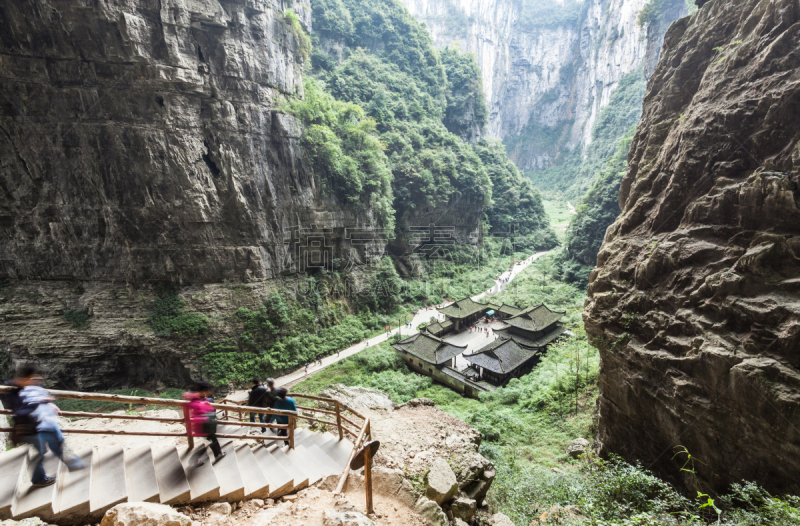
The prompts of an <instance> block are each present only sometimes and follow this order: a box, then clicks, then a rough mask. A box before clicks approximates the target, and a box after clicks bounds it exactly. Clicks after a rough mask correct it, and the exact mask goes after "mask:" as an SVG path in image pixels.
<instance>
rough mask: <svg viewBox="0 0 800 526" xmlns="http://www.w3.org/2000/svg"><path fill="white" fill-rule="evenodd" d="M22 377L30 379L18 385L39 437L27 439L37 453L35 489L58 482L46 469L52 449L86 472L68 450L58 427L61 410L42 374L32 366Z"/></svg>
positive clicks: (18, 379) (71, 467)
mask: <svg viewBox="0 0 800 526" xmlns="http://www.w3.org/2000/svg"><path fill="white" fill-rule="evenodd" d="M22 374H26V376H22V375H20V377H19V378H17V385H19V386H20V387H22V391H20V398H21V399H22V403H23V405H24V406H25V407H27V408H29V409H33V412H32V413H31V415H32V416H33V418H34V419H35V421H36V432H35V434H32V435H29V436H27V437H25V442H26V443H28V444H30V445H31V446H32V447H33V448H34V449H35V450H36V453H37V454H36V457H35V458H34V459H33V461H32V463H33V466H34V468H33V477H32V482H33V485H34V486H49V485H50V484H53V483H55V481H56V479H55V477H48V476H47V474H46V473H45V471H44V467H43V466H42V461H43V460H44V454H45V453H46V452H47V448H48V447H49V448H50V451H52V452H53V454H54V455H56V456H57V457H59V458H60V459H61V460H62V461H63V462H64V463H65V464H66V465H67V468H69V470H70V471H73V470H76V469H83V468H84V467H86V466H85V465H84V464H83V462H81V460H80V459H79V458H77V457H74V456H71V455H69V454H67V453H66V452H65V450H64V435H63V434H62V433H61V429H59V427H58V415H59V414H60V413H61V411H59V409H58V407H57V406H56V405H55V404H54V403H53V401H54V398H53V396H52V395H51V394H50V393H48V392H47V391H46V390H45V389H43V388H42V386H41V384H42V377H41V375H39V373H38V371H36V369H35V368H34V367H32V366H29V367H28V368H27V369H26V370H25V371H24V372H23V373H22Z"/></svg>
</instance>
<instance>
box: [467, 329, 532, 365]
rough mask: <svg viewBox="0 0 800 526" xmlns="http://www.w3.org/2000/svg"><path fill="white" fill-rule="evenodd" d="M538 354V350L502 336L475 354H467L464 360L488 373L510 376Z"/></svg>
mask: <svg viewBox="0 0 800 526" xmlns="http://www.w3.org/2000/svg"><path fill="white" fill-rule="evenodd" d="M538 352H539V351H538V349H531V348H529V347H524V346H522V345H519V344H518V343H517V342H516V341H515V340H514V339H513V338H507V337H505V336H500V337H499V338H498V339H496V340H495V341H493V342H491V343H490V344H488V345H486V346H484V347H481V348H480V349H478V350H477V351H475V352H474V353H473V354H465V355H464V359H466V360H467V361H468V362H470V363H471V364H473V365H478V366H480V367H483V368H484V369H486V370H487V371H492V372H493V373H498V374H508V373H511V372H513V371H514V369H516V368H517V367H519V366H520V365H522V364H523V363H525V362H527V361H528V360H529V359H531V358H533V356H535V355H536V353H538Z"/></svg>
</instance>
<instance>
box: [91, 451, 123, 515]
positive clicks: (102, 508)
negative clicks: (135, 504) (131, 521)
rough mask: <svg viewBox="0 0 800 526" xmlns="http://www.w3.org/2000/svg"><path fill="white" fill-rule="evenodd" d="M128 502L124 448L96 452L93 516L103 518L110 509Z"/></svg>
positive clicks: (93, 475) (93, 472)
mask: <svg viewBox="0 0 800 526" xmlns="http://www.w3.org/2000/svg"><path fill="white" fill-rule="evenodd" d="M127 500H128V485H127V481H126V477H125V451H124V450H123V449H122V446H114V447H109V448H104V449H100V450H98V451H95V454H94V463H93V465H92V499H91V514H92V515H93V516H102V515H103V514H104V513H105V512H106V511H107V510H109V509H110V508H112V507H114V506H116V505H117V504H119V503H121V502H127Z"/></svg>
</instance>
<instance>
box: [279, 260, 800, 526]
mask: <svg viewBox="0 0 800 526" xmlns="http://www.w3.org/2000/svg"><path fill="white" fill-rule="evenodd" d="M553 265H554V261H553V258H552V256H547V257H544V258H540V259H539V260H537V261H536V262H535V263H534V264H533V265H531V266H530V267H528V268H527V269H526V270H525V271H523V274H522V275H520V276H519V277H517V278H516V279H515V280H514V281H512V282H511V284H512V285H514V284H515V283H516V286H515V287H510V289H509V290H506V291H504V292H503V293H501V294H498V295H495V296H493V297H492V299H493V300H495V301H507V302H508V301H515V302H518V303H519V304H530V303H538V302H540V301H542V300H544V301H545V302H546V303H547V305H548V306H551V307H553V308H556V309H562V310H566V311H567V317H566V320H567V323H568V324H569V326H570V329H571V330H572V331H573V333H574V334H573V335H572V336H571V337H570V338H568V339H567V340H565V341H562V342H560V343H557V344H554V345H551V346H550V348H549V349H548V352H547V354H546V355H545V356H544V357H543V358H542V360H541V362H540V363H539V364H538V365H537V366H536V368H534V370H533V371H532V372H531V373H530V374H528V375H526V376H524V377H522V378H519V379H514V380H512V381H511V382H509V384H508V385H507V386H506V387H504V388H500V389H497V390H496V391H494V392H490V393H484V394H483V395H482V396H481V399H480V400H473V399H468V398H463V397H461V396H460V395H459V394H458V393H456V392H455V391H452V390H450V389H448V388H446V387H443V386H440V385H434V384H433V383H432V382H431V379H430V378H429V377H426V376H421V375H417V374H415V373H413V372H411V371H410V370H409V369H408V368H407V367H406V365H405V363H404V362H403V361H402V359H400V358H399V356H398V355H397V354H396V353H395V352H394V351H393V350H392V349H391V347H390V346H389V344H388V343H383V344H381V345H379V346H375V347H372V348H370V349H368V350H365V351H363V352H361V353H359V354H357V355H355V356H352V357H350V358H347V359H346V360H342V361H341V362H339V363H337V364H334V365H332V366H329V367H327V368H326V369H324V370H322V371H320V372H318V373H317V374H315V375H313V376H311V377H310V378H308V379H307V380H305V381H304V382H302V383H300V384H298V385H297V386H295V388H294V390H295V391H297V392H303V393H308V394H319V393H320V392H321V391H323V390H324V389H325V388H326V387H328V386H329V385H330V384H332V383H342V384H344V385H349V386H356V385H360V386H365V387H372V388H376V389H379V390H381V391H383V392H385V393H387V394H388V395H389V396H390V397H391V398H392V399H393V400H394V401H395V402H396V403H402V402H405V401H408V400H410V399H412V398H417V397H427V398H430V399H432V400H434V402H435V403H436V405H437V407H439V408H440V409H442V410H444V411H446V412H448V413H450V414H452V415H454V416H456V417H458V418H460V419H462V420H464V421H466V422H468V423H469V424H471V425H472V426H473V427H475V428H476V429H478V430H479V431H480V432H481V435H482V438H483V442H482V443H481V447H480V451H481V453H482V454H483V455H484V456H485V457H486V458H488V459H489V460H491V461H492V462H494V464H495V468H496V470H497V476H496V478H495V480H494V483H493V485H492V488H491V490H490V492H489V495H488V496H487V501H488V503H489V505H490V506H491V507H492V509H493V510H494V511H500V512H503V513H505V514H506V515H508V516H509V517H510V518H511V519H512V520H513V521H514V523H515V524H517V525H519V526H526V525H528V524H531V523H532V521H534V520H535V519H537V518H538V517H539V516H540V515H541V514H542V513H545V512H548V513H550V514H551V515H550V516H549V517H548V519H547V522H546V523H547V524H560V523H562V520H563V519H564V518H565V517H569V516H570V514H573V513H577V515H573V516H572V522H570V524H576V525H577V524H583V525H593V526H601V525H602V526H612V525H619V526H634V525H667V524H670V525H676V526H689V525H696V526H699V525H702V524H708V523H710V522H713V521H715V520H717V519H718V517H717V514H716V512H715V511H713V510H714V508H713V507H712V506H710V505H709V500H708V499H709V498H708V496H707V495H701V496H699V497H698V498H688V497H685V496H683V495H681V494H680V493H678V492H677V491H675V489H674V488H672V486H670V485H669V484H667V483H665V482H664V481H662V480H660V479H659V478H657V477H656V476H654V475H653V474H652V473H650V472H649V471H647V470H646V469H644V468H642V467H641V466H639V465H635V466H634V465H631V464H628V463H626V462H625V461H624V460H622V459H620V458H618V457H612V458H610V459H607V460H602V459H597V458H594V457H593V456H592V455H591V453H590V454H588V455H586V456H584V457H583V458H582V459H579V460H573V459H571V458H570V457H569V456H568V455H567V454H566V453H565V451H564V448H565V446H566V444H567V443H568V442H569V441H571V440H572V439H574V438H576V437H584V438H587V439H591V438H592V434H593V424H592V418H593V415H594V407H595V401H596V398H597V386H596V380H597V375H598V371H599V356H598V353H597V351H596V349H594V348H593V347H592V346H590V345H589V344H588V341H587V339H586V335H585V333H584V332H583V330H582V324H581V321H580V313H581V306H582V303H583V297H584V294H583V293H582V292H581V291H580V290H579V289H577V288H576V287H574V286H573V285H569V284H566V283H561V282H558V281H557V280H553V279H552V278H551V277H550V274H551V271H552V268H553ZM553 468H557V470H558V471H556V472H554V471H553ZM712 503H713V501H712ZM716 505H724V506H723V507H724V508H725V509H724V510H722V511H721V515H720V516H719V524H726V525H734V524H735V525H747V526H750V525H752V526H755V525H761V524H771V525H772V524H775V525H781V526H789V525H790V524H796V523H797V521H798V520H800V509H799V508H800V499H798V498H796V497H785V498H776V497H774V496H772V495H770V494H769V493H767V492H766V491H764V490H763V489H762V488H760V487H758V486H757V485H754V484H751V483H743V484H742V485H734V486H733V488H732V490H731V493H730V494H729V495H725V496H722V497H720V498H719V499H718V500H717V501H716V503H715V504H714V506H716ZM554 511H555V513H553V512H554Z"/></svg>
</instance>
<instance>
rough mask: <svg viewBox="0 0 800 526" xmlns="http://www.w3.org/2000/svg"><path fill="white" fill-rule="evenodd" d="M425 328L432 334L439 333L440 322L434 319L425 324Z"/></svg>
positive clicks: (440, 329)
mask: <svg viewBox="0 0 800 526" xmlns="http://www.w3.org/2000/svg"><path fill="white" fill-rule="evenodd" d="M425 330H427V331H428V332H430V333H432V334H439V333H440V332H442V324H441V323H439V322H438V321H435V322H433V323H431V324H430V325H428V326H426V327H425Z"/></svg>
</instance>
